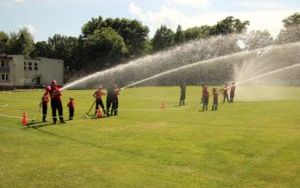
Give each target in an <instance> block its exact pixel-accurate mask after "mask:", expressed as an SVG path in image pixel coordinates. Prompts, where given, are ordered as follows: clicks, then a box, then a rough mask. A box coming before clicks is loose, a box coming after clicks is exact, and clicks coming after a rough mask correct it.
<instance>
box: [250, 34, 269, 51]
mask: <svg viewBox="0 0 300 188" xmlns="http://www.w3.org/2000/svg"><path fill="white" fill-rule="evenodd" d="M272 43H273V37H272V36H271V34H270V33H269V31H267V30H264V31H251V32H250V33H249V40H248V41H247V46H249V49H250V50H252V49H257V48H263V47H266V46H269V45H271V44H272Z"/></svg>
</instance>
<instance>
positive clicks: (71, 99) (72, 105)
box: [67, 97, 75, 120]
mask: <svg viewBox="0 0 300 188" xmlns="http://www.w3.org/2000/svg"><path fill="white" fill-rule="evenodd" d="M67 107H68V108H69V120H73V117H74V111H75V110H74V109H75V107H74V98H73V97H70V99H69V103H68V104H67Z"/></svg>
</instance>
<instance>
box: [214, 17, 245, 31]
mask: <svg viewBox="0 0 300 188" xmlns="http://www.w3.org/2000/svg"><path fill="white" fill-rule="evenodd" d="M249 24H250V22H249V21H244V22H242V21H241V20H239V19H235V18H234V17H233V16H229V17H226V18H225V19H224V20H221V21H219V22H218V23H217V24H216V25H214V26H212V28H211V34H212V35H226V34H230V33H241V32H244V31H246V30H247V26H248V25H249Z"/></svg>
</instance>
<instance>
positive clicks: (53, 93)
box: [44, 80, 65, 124]
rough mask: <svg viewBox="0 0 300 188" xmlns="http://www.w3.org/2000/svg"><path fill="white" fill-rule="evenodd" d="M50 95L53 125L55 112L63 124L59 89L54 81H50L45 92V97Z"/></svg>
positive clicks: (55, 118)
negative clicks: (48, 88)
mask: <svg viewBox="0 0 300 188" xmlns="http://www.w3.org/2000/svg"><path fill="white" fill-rule="evenodd" d="M48 94H49V95H50V98H51V109H52V118H53V124H56V121H57V117H56V111H58V115H59V120H60V122H61V123H65V121H64V117H63V107H62V103H61V98H60V97H61V91H60V87H59V86H58V85H57V83H56V80H52V81H51V85H50V90H49V91H46V92H45V94H44V96H45V95H48Z"/></svg>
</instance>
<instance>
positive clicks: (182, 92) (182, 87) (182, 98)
mask: <svg viewBox="0 0 300 188" xmlns="http://www.w3.org/2000/svg"><path fill="white" fill-rule="evenodd" d="M185 93H186V85H185V83H184V82H182V83H181V84H180V100H179V106H184V105H185V102H184V101H185Z"/></svg>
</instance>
